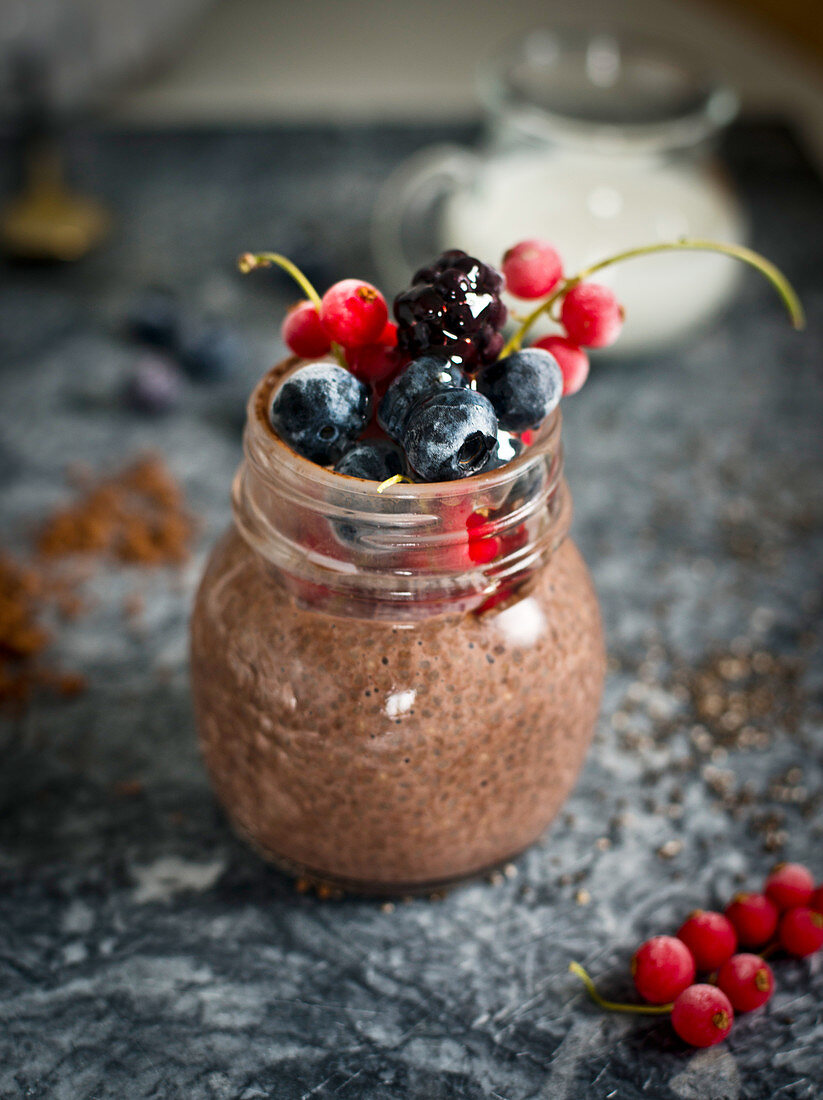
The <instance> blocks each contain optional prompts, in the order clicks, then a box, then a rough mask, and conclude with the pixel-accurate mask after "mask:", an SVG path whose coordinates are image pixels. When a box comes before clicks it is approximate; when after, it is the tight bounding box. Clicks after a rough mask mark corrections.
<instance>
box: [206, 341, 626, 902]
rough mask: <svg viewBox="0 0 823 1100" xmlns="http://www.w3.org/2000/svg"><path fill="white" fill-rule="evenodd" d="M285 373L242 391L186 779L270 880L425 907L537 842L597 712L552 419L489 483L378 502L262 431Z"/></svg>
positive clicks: (593, 630)
mask: <svg viewBox="0 0 823 1100" xmlns="http://www.w3.org/2000/svg"><path fill="white" fill-rule="evenodd" d="M298 363H299V361H298V360H293V359H292V360H288V361H286V362H285V363H283V364H280V366H278V367H275V368H274V369H273V370H272V371H270V372H269V374H268V375H266V376H265V377H264V378H263V379H262V381H261V382H260V383H259V384H258V386H257V388H256V389H255V391H254V393H253V394H252V397H251V399H250V402H249V406H248V420H247V426H246V431H245V437H244V445H245V461H244V462H243V463H242V465H241V467H240V469H239V471H238V473H237V475H236V478H235V482H234V486H233V509H234V520H235V522H234V526H233V527H232V528H231V529H230V530H229V531H228V533H227V534H226V535H225V536H224V538H223V539H222V541H221V542H220V543H219V544H218V546H217V547H216V548H215V550H214V552H213V553H212V555H211V558H210V560H209V562H208V565H207V567H206V571H205V575H204V577H203V580H202V583H201V585H200V589H199V592H198V595H197V599H196V603H195V608H194V615H193V620H192V635H191V658H192V682H193V691H194V702H195V709H196V715H197V723H198V728H199V733H200V738H201V743H202V748H203V752H204V755H205V760H206V764H207V766H208V769H209V772H210V775H211V779H212V782H213V785H214V788H215V790H216V792H217V795H218V798H219V799H220V801H221V802H222V804H223V806H224V807H225V809H226V811H227V813H228V815H229V817H230V819H231V821H232V822H233V824H234V826H235V828H236V829H237V831H238V832H239V833H240V834H241V835H242V836H244V837H245V838H246V839H247V840H249V841H250V842H251V843H252V844H253V845H254V847H255V848H257V849H258V851H260V852H261V853H262V854H263V856H264V857H266V858H267V859H269V860H271V861H273V862H274V863H276V864H278V865H280V866H281V867H282V868H284V869H286V870H288V871H290V872H293V873H300V874H304V875H307V876H310V877H314V878H317V879H321V880H324V881H329V882H333V883H336V884H338V885H340V886H342V887H344V888H348V889H356V890H361V891H365V892H369V893H389V894H392V893H403V892H408V891H414V890H430V889H433V888H436V887H438V886H441V885H444V884H447V883H449V882H453V881H455V880H457V879H460V878H463V877H465V876H469V875H472V874H475V873H477V872H480V871H482V870H484V869H488V868H490V867H493V866H495V865H498V864H500V863H501V862H503V861H505V860H507V859H509V858H511V857H512V856H514V855H516V854H517V853H519V852H520V851H522V850H523V849H524V848H526V847H527V846H528V845H529V844H531V843H532V841H534V840H535V839H536V838H537V837H538V836H539V835H540V833H541V832H542V831H543V830H544V829H545V828H546V826H547V825H548V824H549V822H550V821H551V820H552V818H553V817H554V815H555V814H556V813H557V811H558V809H559V807H560V806H561V805H562V803H563V801H564V800H565V798H566V797H567V795H568V794H569V792H570V790H571V789H572V786H573V784H574V782H575V780H576V777H577V775H578V772H579V771H580V768H581V766H582V764H583V759H584V757H585V754H586V749H587V747H588V744H589V741H590V738H591V735H592V731H593V727H594V724H595V720H596V717H597V712H598V708H599V703H600V696H601V690H602V682H603V675H604V651H603V638H602V629H601V623H600V615H599V610H598V604H597V599H596V596H595V593H594V590H593V587H592V584H591V580H590V577H589V574H588V572H587V570H586V567H585V565H584V563H583V560H582V558H581V557H580V554H579V552H578V551H577V549H576V548H575V546H574V544H573V543H572V542H571V540H570V539H568V538H567V532H568V527H569V521H570V515H571V503H570V497H569V493H568V489H567V486H566V483H565V481H564V479H563V476H562V447H561V443H560V426H561V420H560V413H559V410H558V411H557V412H555V413H554V414H553V415H552V416H551V417H550V418H549V419H548V420H547V421H546V423H545V424H544V425H543V427H542V428H541V430H540V431H539V433H537V435H536V437H535V440H534V443H533V445H532V446H531V447H530V448H529V449H528V450H527V451H526V452H525V453H524V454H522V455H520V456H519V457H518V458H516V459H515V460H514V461H512V462H511V463H509V464H508V465H506V466H502V467H500V468H498V469H496V470H493V471H490V472H487V473H485V474H481V475H479V476H476V477H470V478H466V479H464V480H462V481H456V482H445V483H438V484H419V485H418V484H415V485H410V484H398V485H393V486H391V487H389V488H387V489H386V490H385V491H384V492H383V493H378V492H377V486H376V485H375V483H374V482H369V481H362V480H360V479H357V478H350V477H345V476H343V475H340V474H336V473H333V472H331V471H329V470H326V469H324V468H322V467H320V466H317V465H314V464H313V463H311V462H309V461H307V460H306V459H304V458H301V457H300V456H299V455H297V454H295V453H294V452H293V451H291V450H290V449H289V448H288V447H287V446H286V445H285V444H284V443H282V441H281V440H280V439H279V438H278V437H277V436H276V434H275V433H274V431H273V430H272V428H271V427H270V424H269V416H268V413H269V408H270V405H271V401H272V398H273V395H274V392H275V391H276V388H277V387H278V386H279V384H280V382H281V381H282V379H283V377H284V375H285V374H286V373H287V372H288V371H289V370H291V369H293V368H294V367H295V366H297V365H298ZM469 516H473V517H474V518H473V520H472V521H470V523H469V526H470V527H471V528H472V534H473V537H472V539H471V541H470V540H469V538H468V537H467V521H469Z"/></svg>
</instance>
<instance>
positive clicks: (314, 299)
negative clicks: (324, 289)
mask: <svg viewBox="0 0 823 1100" xmlns="http://www.w3.org/2000/svg"><path fill="white" fill-rule="evenodd" d="M272 264H276V266H277V267H280V268H282V269H283V271H285V272H286V273H287V274H288V275H291V277H292V279H294V281H295V282H296V283H297V285H298V286H299V287H300V289H301V290H302V291H303V292H304V294H305V295H306V297H307V298H308V299H309V301H310V302H311V303H312V304H313V305H315V306H317V308H318V309H319V308H320V295H319V294H318V293H317V291H316V290H315V289H314V287H313V286H312V284H311V283H310V282H309V280H308V279H307V278H306V276H305V275H304V274H303V272H302V271H301V270H300V268H299V267H298V266H297V265H296V264H293V263H292V262H291V260H290V259H288V257H286V256H281V255H280V253H279V252H244V253H243V255H242V256H239V257H238V260H237V266H238V268H239V269H240V271H242V272H243V274H244V275H248V273H249V272H250V271H254V269H255V268H257V267H271V265H272Z"/></svg>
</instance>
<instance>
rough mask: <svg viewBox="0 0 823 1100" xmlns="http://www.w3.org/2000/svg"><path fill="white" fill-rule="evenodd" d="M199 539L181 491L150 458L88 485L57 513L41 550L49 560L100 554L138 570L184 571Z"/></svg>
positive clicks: (42, 539) (44, 529)
mask: <svg viewBox="0 0 823 1100" xmlns="http://www.w3.org/2000/svg"><path fill="white" fill-rule="evenodd" d="M194 534H195V523H194V519H193V517H192V516H191V515H190V514H189V513H188V511H187V510H186V507H185V502H184V500H183V494H182V491H181V489H180V486H179V485H178V484H177V482H176V481H175V480H174V478H173V477H172V475H171V474H170V473H169V471H168V469H167V468H166V466H165V464H164V463H163V461H162V460H161V459H160V458H158V457H157V456H154V455H148V456H145V457H143V458H139V459H137V461H135V462H133V463H131V464H130V465H129V466H127V467H126V468H125V469H124V470H122V471H121V472H120V473H118V474H115V475H114V476H113V477H109V478H104V479H103V480H101V481H97V482H91V483H89V484H87V485H86V486H85V487H84V492H83V494H82V496H81V497H80V499H79V500H77V501H76V502H75V503H73V504H71V505H69V506H68V507H67V508H62V509H60V510H58V511H56V512H54V513H53V515H52V516H51V517H50V518H49V519H48V520H47V521H46V523H45V524H44V525H43V527H42V528H41V531H40V534H39V536H38V539H37V550H38V551H39V553H40V554H42V555H43V556H44V557H47V558H55V557H63V556H65V555H67V554H97V555H102V556H105V557H109V558H114V559H115V560H117V561H121V562H126V563H132V564H137V565H180V564H181V563H182V562H184V561H186V559H187V558H188V556H189V552H190V547H191V542H192V539H193V537H194Z"/></svg>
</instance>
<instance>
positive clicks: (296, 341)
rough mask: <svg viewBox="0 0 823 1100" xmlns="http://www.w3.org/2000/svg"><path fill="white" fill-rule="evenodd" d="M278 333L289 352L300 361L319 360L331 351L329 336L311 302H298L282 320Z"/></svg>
mask: <svg viewBox="0 0 823 1100" xmlns="http://www.w3.org/2000/svg"><path fill="white" fill-rule="evenodd" d="M280 332H281V334H282V336H283V340H284V342H285V344H286V346H287V347H288V348H289V350H290V351H293V352H294V354H295V355H299V356H300V357H301V358H302V359H319V358H320V356H321V355H325V354H326V353H327V352H328V351H329V350H330V349H331V340H330V339H329V334H328V333H327V332H326V330H325V329H324V328H323V326H322V325H321V324H320V315H319V313H318V312H317V309H316V308H315V306H313V305H312V303H311V302H298V303H297V305H296V306H292V308H291V309H290V310H289V312H288V313H287V314H286V316H285V317H284V318H283V324H282V326H281V329H280Z"/></svg>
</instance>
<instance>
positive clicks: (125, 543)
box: [0, 455, 196, 708]
mask: <svg viewBox="0 0 823 1100" xmlns="http://www.w3.org/2000/svg"><path fill="white" fill-rule="evenodd" d="M75 480H77V481H79V483H80V484H79V486H78V487H79V489H80V495H79V497H78V498H77V499H76V500H75V501H74V502H73V503H72V504H70V505H68V506H67V507H63V508H60V509H58V510H56V511H55V512H54V513H53V514H52V515H51V516H49V517H48V518H47V519H46V520H45V522H44V523H43V524H42V526H41V528H40V530H39V532H38V534H37V537H36V539H35V546H34V552H33V553H32V555H31V557H30V558H29V559H28V560H27V561H26V562H25V563H21V562H18V561H15V560H14V558H12V557H11V555H9V554H8V553H7V552H6V551H4V550H3V549H2V548H0V707H3V706H5V707H8V706H12V707H17V708H19V707H21V706H23V705H25V703H26V702H27V701H28V700H29V699H30V698H31V696H32V695H33V694H34V693H35V692H36V691H37V690H38V689H48V690H51V691H56V692H57V693H58V694H60V695H63V696H71V695H76V694H77V693H78V692H80V691H82V690H83V688H84V687H85V680H84V678H83V677H82V676H80V675H77V674H75V673H68V672H60V671H57V670H55V669H53V668H51V667H50V666H49V665H48V663H47V662H46V661H45V654H46V651H47V649H48V646H49V644H50V642H51V640H52V633H51V631H50V630H49V629H48V628H47V627H46V626H45V625H44V621H45V620H54V619H67V618H73V617H74V616H76V615H77V614H79V613H80V612H81V611H82V606H83V605H82V601H81V599H80V597H79V595H78V594H77V591H76V588H77V586H78V584H79V580H78V578H77V576H75V577H74V578H73V579H72V578H71V577H67V576H66V575H65V571H64V570H62V569H61V568H60V567H61V564H62V563H63V562H64V561H65V559H67V558H68V557H70V556H75V555H83V556H85V557H86V558H87V559H88V558H91V559H92V560H95V559H96V560H99V559H101V558H104V559H105V558H107V559H109V560H114V561H118V562H122V563H128V564H132V565H138V566H159V565H180V564H181V563H182V562H184V561H185V560H186V559H187V558H188V556H189V553H190V548H191V544H192V541H193V538H194V535H195V533H196V524H195V521H194V518H193V517H192V516H191V515H190V513H189V512H188V511H187V509H186V506H185V501H184V499H183V494H182V492H181V489H180V486H179V485H178V484H177V482H176V481H175V480H174V478H173V477H172V475H171V474H170V472H169V471H168V469H167V468H166V466H165V464H164V463H163V461H162V459H160V458H159V457H157V456H155V455H148V456H144V457H141V458H138V459H137V460H135V461H134V462H132V463H130V464H129V465H128V466H126V467H125V469H123V470H122V471H120V472H119V473H117V474H114V475H113V476H110V477H106V478H102V479H94V478H93V477H91V476H90V475H88V474H87V475H85V476H83V477H82V478H79V479H75Z"/></svg>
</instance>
